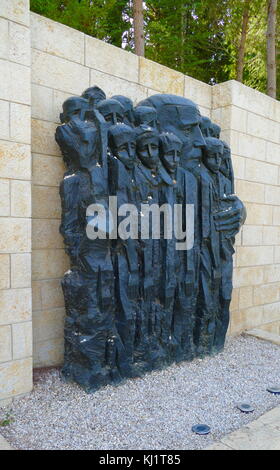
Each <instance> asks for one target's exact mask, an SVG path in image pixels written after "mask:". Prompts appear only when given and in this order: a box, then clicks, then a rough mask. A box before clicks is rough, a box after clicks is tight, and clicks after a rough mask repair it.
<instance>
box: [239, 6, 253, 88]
mask: <svg viewBox="0 0 280 470" xmlns="http://www.w3.org/2000/svg"><path fill="white" fill-rule="evenodd" d="M249 11H250V0H245V4H244V10H243V21H242V31H241V38H240V43H239V48H238V55H237V64H236V80H238V81H239V82H243V69H244V56H245V45H246V38H247V32H248V22H249Z"/></svg>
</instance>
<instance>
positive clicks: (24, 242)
mask: <svg viewBox="0 0 280 470" xmlns="http://www.w3.org/2000/svg"><path fill="white" fill-rule="evenodd" d="M30 251H31V221H30V219H23V218H21V219H18V218H8V217H1V218H0V253H26V252H30Z"/></svg>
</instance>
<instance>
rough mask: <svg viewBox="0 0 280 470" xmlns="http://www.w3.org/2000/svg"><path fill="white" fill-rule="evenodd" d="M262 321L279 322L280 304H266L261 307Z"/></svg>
mask: <svg viewBox="0 0 280 470" xmlns="http://www.w3.org/2000/svg"><path fill="white" fill-rule="evenodd" d="M263 321H264V322H271V321H280V302H275V303H273V304H266V305H264V307H263Z"/></svg>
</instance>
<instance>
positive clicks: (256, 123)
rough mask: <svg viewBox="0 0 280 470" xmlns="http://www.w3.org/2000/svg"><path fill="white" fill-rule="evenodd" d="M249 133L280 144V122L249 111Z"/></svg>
mask: <svg viewBox="0 0 280 470" xmlns="http://www.w3.org/2000/svg"><path fill="white" fill-rule="evenodd" d="M247 131H248V134H251V135H255V136H257V137H260V138H262V139H266V140H269V141H271V142H275V143H276V144H279V132H280V123H278V122H275V121H271V120H270V119H266V118H264V117H262V116H259V115H257V114H253V113H250V112H249V113H248V127H247Z"/></svg>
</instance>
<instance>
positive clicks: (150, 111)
mask: <svg viewBox="0 0 280 470" xmlns="http://www.w3.org/2000/svg"><path fill="white" fill-rule="evenodd" d="M134 122H135V126H136V127H138V126H143V125H145V126H149V127H153V128H155V129H157V112H156V110H155V109H154V108H151V107H150V106H136V108H134Z"/></svg>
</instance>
